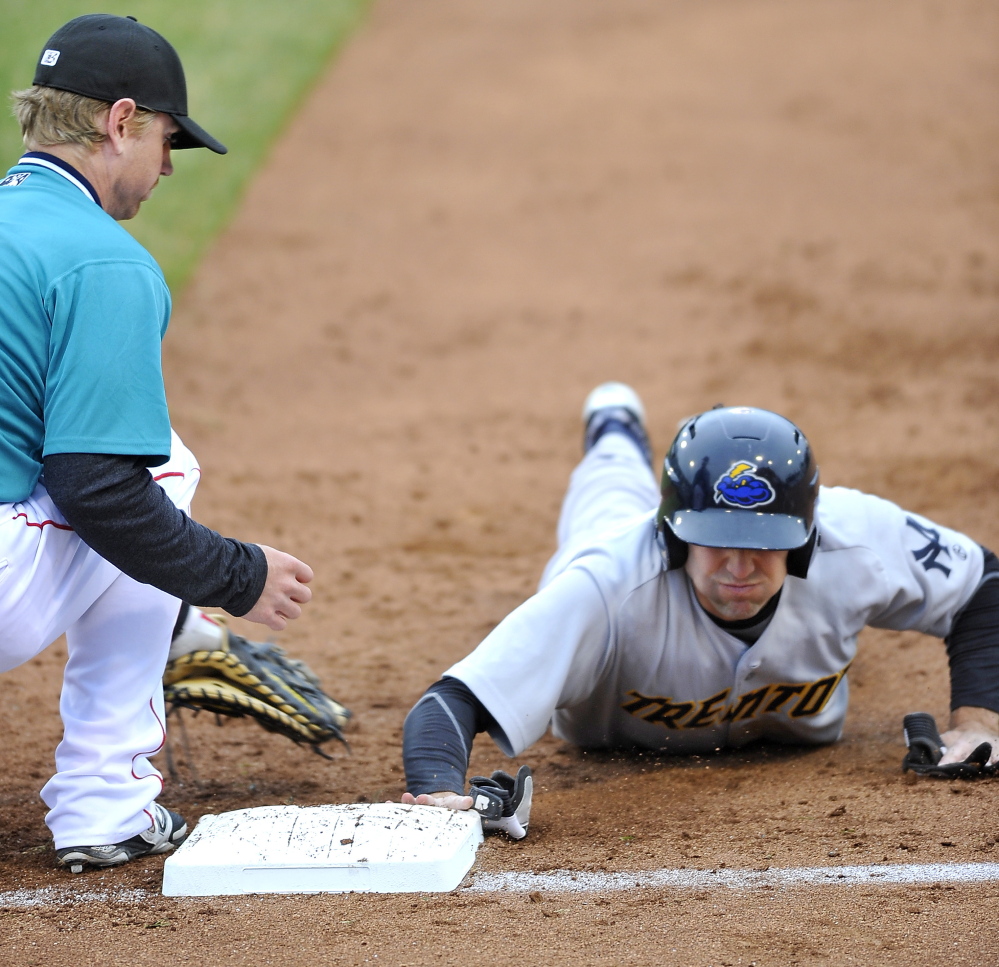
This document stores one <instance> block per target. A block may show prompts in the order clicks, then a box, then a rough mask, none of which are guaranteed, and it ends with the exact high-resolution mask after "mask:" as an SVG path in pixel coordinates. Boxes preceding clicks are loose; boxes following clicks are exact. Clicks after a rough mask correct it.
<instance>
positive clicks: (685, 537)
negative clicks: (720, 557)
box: [669, 508, 808, 551]
mask: <svg viewBox="0 0 999 967" xmlns="http://www.w3.org/2000/svg"><path fill="white" fill-rule="evenodd" d="M669 525H670V528H671V529H672V531H673V533H674V534H676V536H677V537H679V538H680V540H682V541H686V542H687V543H688V544H701V545H703V546H704V547H739V548H745V549H747V550H755V551H790V550H793V549H794V548H796V547H801V545H802V544H804V543H805V542H806V541H807V540H808V526H807V525H806V523H805V520H804V518H802V517H791V516H789V515H787V514H765V513H763V512H762V511H752V510H737V509H735V508H733V509H731V510H727V509H722V508H711V509H708V510H678V511H676V512H675V513H674V514H673V517H672V518H671V519H670V521H669Z"/></svg>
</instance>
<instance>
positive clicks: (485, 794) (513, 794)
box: [468, 766, 534, 839]
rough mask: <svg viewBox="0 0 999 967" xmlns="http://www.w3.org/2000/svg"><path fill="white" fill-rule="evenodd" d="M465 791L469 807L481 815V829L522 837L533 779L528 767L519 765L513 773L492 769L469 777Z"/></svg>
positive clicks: (529, 814) (527, 818) (524, 832)
mask: <svg viewBox="0 0 999 967" xmlns="http://www.w3.org/2000/svg"><path fill="white" fill-rule="evenodd" d="M469 786H470V788H469V790H468V794H469V795H470V796H471V797H472V808H473V809H474V810H475V811H476V812H477V813H478V814H479V816H480V817H481V818H482V829H483V831H484V832H487V833H488V832H494V833H506V835H507V836H509V837H510V838H511V839H523V838H524V837H525V836H526V835H527V826H528V823H529V822H530V820H531V799H532V798H533V792H534V779H533V778H532V776H531V770H530V769H529V768H528V767H527V766H521V767H520V770H519V771H518V772H517V775H516V776H511V775H507V773H505V772H499V771H497V772H494V773H493V774H492V775H491V776H489V777H488V778H487V777H486V776H472V778H471V780H470V781H469Z"/></svg>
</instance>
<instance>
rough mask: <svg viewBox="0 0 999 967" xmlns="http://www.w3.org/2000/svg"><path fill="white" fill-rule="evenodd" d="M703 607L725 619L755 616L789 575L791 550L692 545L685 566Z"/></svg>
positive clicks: (731, 619)
mask: <svg viewBox="0 0 999 967" xmlns="http://www.w3.org/2000/svg"><path fill="white" fill-rule="evenodd" d="M685 570H686V571H687V576H688V577H689V578H690V582H691V584H693V585H694V593H695V594H696V595H697V600H698V601H700V603H701V607H703V608H704V610H705V611H708V612H710V613H711V614H713V615H715V616H716V617H718V618H721V619H723V620H724V621H741V620H743V619H745V618H752V617H753V615H755V614H756V613H757V612H758V611H759V610H760V608H762V607H763V605H765V604H766V603H767V602H768V601H769V600H770V599H771V598H772V597H773V596H774V595H775V594H776V593H777V592H778V591H779V590H780V588H781V585H783V583H784V578H786V577H787V551H753V550H743V549H741V548H733V547H701V546H700V545H699V544H691V545H690V548H689V553H688V555H687V563H686V565H685Z"/></svg>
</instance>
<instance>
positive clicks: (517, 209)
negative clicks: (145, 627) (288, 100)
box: [0, 0, 999, 967]
mask: <svg viewBox="0 0 999 967" xmlns="http://www.w3.org/2000/svg"><path fill="white" fill-rule="evenodd" d="M997 41H999V9H997V8H996V6H995V5H994V4H991V3H988V2H985V0H877V2H869V0H812V2H809V3H794V2H790V0H740V2H734V0H701V2H696V3H695V2H693V0H614V2H613V3H608V2H602V0H547V2H545V3H535V2H529V0H504V2H503V3H490V2H485V0H421V2H420V3H418V4H417V3H411V2H408V0H383V2H378V3H376V5H375V7H374V9H373V12H372V15H371V18H370V21H369V23H368V24H367V26H366V27H365V28H364V29H362V30H361V32H360V33H359V34H358V36H357V37H356V38H355V39H354V41H353V43H352V44H351V45H350V46H349V47H348V49H347V50H346V51H345V53H344V54H343V55H342V57H341V59H340V61H339V62H338V63H337V64H336V65H335V66H334V67H333V69H332V70H331V71H330V72H329V74H328V76H326V77H325V78H324V79H323V80H322V82H321V83H320V84H319V85H318V87H317V89H316V90H315V92H314V94H313V96H312V97H311V98H310V100H309V101H308V102H307V103H306V104H305V106H304V108H303V110H302V111H301V113H300V115H299V116H298V117H297V118H296V119H295V120H294V122H293V123H292V124H291V126H290V128H289V130H288V131H287V133H286V136H285V137H284V139H283V140H282V141H281V142H280V144H278V145H277V146H276V148H275V150H274V152H273V154H272V156H271V158H270V160H269V162H268V164H267V165H266V167H265V168H264V169H263V170H262V171H261V172H260V173H259V176H258V177H257V179H256V180H255V182H254V183H253V185H252V187H251V188H250V190H249V192H248V194H247V197H246V199H245V203H244V205H243V207H242V210H241V212H240V214H239V216H238V217H237V218H236V220H235V221H234V223H233V224H232V225H231V227H230V229H229V230H228V231H227V232H226V233H225V234H224V235H223V236H222V237H221V238H220V239H219V241H218V243H217V245H216V246H215V247H214V250H213V251H212V252H211V254H210V256H209V257H208V258H207V260H206V261H205V263H204V265H203V266H202V268H201V271H200V272H199V274H198V275H197V277H196V279H195V281H194V283H193V284H192V285H191V287H190V289H189V290H188V292H187V293H186V295H185V297H184V298H183V299H182V300H181V301H180V304H179V305H178V307H177V310H176V313H175V318H174V322H173V324H172V328H171V331H170V334H169V335H168V338H167V343H166V348H165V354H166V368H167V378H168V392H169V397H170V400H171V405H172V413H173V418H174V422H175V424H176V425H177V427H178V429H179V431H180V432H181V434H182V436H183V437H184V438H185V440H186V441H187V442H188V443H189V444H190V445H191V446H192V448H193V449H194V450H195V452H196V453H197V454H198V455H199V457H200V460H201V463H202V468H203V471H204V483H203V484H202V487H201V490H200V491H199V495H198V497H197V500H196V504H195V511H196V513H197V515H198V516H199V517H200V518H201V519H202V520H203V521H205V522H206V523H208V524H210V525H212V526H214V527H217V528H218V529H220V530H222V531H224V532H226V533H230V534H233V535H235V536H239V537H241V538H244V539H248V540H256V541H262V542H266V543H269V544H274V545H277V546H281V547H284V548H286V549H288V550H290V551H293V552H294V553H296V554H298V555H299V556H300V557H302V558H303V559H305V560H306V561H308V562H309V563H311V564H312V565H313V566H314V568H315V571H316V582H315V585H314V587H315V591H316V598H315V602H314V604H313V605H312V607H311V608H310V610H309V611H308V613H307V615H306V616H305V617H304V618H303V619H302V620H301V621H299V622H298V623H297V624H296V625H295V626H294V627H293V628H290V629H289V630H288V631H287V632H286V633H285V634H284V635H283V636H282V638H281V642H282V644H284V645H285V646H286V647H288V648H289V649H290V650H291V651H292V652H293V653H294V654H298V655H301V656H302V657H304V658H306V659H307V660H308V661H309V662H310V663H311V664H312V665H313V666H314V667H315V668H316V669H317V671H318V672H319V673H320V674H321V675H322V677H323V679H324V681H325V682H326V684H327V685H328V687H329V689H330V690H331V691H332V692H333V694H334V695H335V696H336V697H337V698H339V699H340V700H342V701H343V702H345V703H346V704H347V705H349V706H350V707H351V708H352V709H353V710H354V712H355V713H356V717H357V728H356V730H355V731H354V732H353V733H352V735H351V743H352V746H353V754H352V755H346V754H340V753H337V755H336V760H335V761H334V762H325V761H323V760H321V759H320V758H318V757H315V756H312V755H310V754H308V753H307V752H305V751H300V750H298V749H296V748H294V747H291V746H289V745H288V744H287V743H286V742H284V741H283V740H281V739H279V738H277V737H274V736H270V735H267V734H265V733H263V732H262V731H261V730H259V729H258V728H256V727H254V726H253V725H252V724H249V723H243V722H238V721H236V722H230V723H229V724H227V725H226V727H225V728H223V729H219V728H216V726H215V725H214V723H213V722H212V721H210V720H209V719H208V717H207V716H202V717H201V718H199V719H197V720H194V719H191V718H190V717H188V718H187V719H186V723H187V724H186V728H187V733H188V737H189V746H190V753H189V754H188V752H186V751H185V749H184V748H183V745H182V743H181V742H180V733H179V731H178V730H177V728H176V726H175V727H174V730H173V740H172V743H173V751H174V755H175V757H176V758H177V760H178V770H179V781H177V782H171V783H169V785H168V788H167V791H166V792H165V793H164V796H163V801H164V802H166V803H167V804H169V805H170V806H171V807H172V808H176V809H179V810H181V811H182V812H183V813H184V814H185V816H186V817H187V818H188V820H189V821H193V820H196V819H197V818H198V817H199V816H200V815H202V814H203V813H205V812H207V811H219V810H224V809H232V808H239V807H244V806H254V805H263V804H268V803H279V802H289V803H290V802H295V803H300V804H310V803H319V802H331V801H332V802H353V801H367V800H378V799H382V798H394V797H397V796H398V795H399V794H400V793H401V792H402V790H403V778H402V772H401V763H400V753H399V745H400V734H401V727H402V722H403V718H404V716H405V714H406V711H407V710H408V708H409V707H410V705H411V704H412V703H413V702H414V701H415V700H416V698H417V697H418V696H419V695H420V693H421V692H422V690H423V689H424V688H425V687H426V686H427V685H428V684H429V683H430V682H431V681H433V680H434V679H435V678H436V677H438V675H439V674H440V672H441V671H442V670H444V669H445V668H446V667H447V666H448V665H449V664H451V663H452V662H453V661H455V660H456V659H457V658H459V657H460V656H462V655H464V654H465V653H466V652H467V651H469V650H470V649H471V648H472V647H474V645H475V644H476V643H477V642H478V641H479V640H480V639H481V637H482V636H483V635H484V634H485V633H486V632H487V631H488V630H489V629H490V628H492V627H493V626H494V625H495V624H496V623H497V622H498V621H499V620H500V619H501V618H502V617H503V616H504V615H505V614H506V613H507V611H509V610H510V609H511V608H512V607H514V606H515V605H516V604H518V603H519V602H520V601H522V600H523V599H524V598H525V597H526V596H528V595H529V594H530V593H531V591H532V588H533V587H534V584H535V582H536V581H537V579H538V577H539V575H540V572H541V568H542V566H543V564H544V562H545V560H546V558H547V556H548V554H549V553H550V552H551V551H552V549H553V538H554V525H555V520H556V515H557V512H558V506H559V500H560V497H561V493H562V490H563V487H564V485H565V481H566V478H567V475H568V473H569V471H570V470H571V468H572V466H573V464H574V462H575V460H576V459H577V458H578V454H579V446H580V426H579V420H578V416H579V413H578V411H579V407H580V405H581V402H582V399H583V397H584V395H585V394H586V392H587V391H588V390H589V389H590V388H591V387H592V386H593V385H594V384H596V383H597V382H600V381H603V380H606V379H621V380H626V381H628V382H630V383H632V384H633V385H634V386H635V387H636V388H637V389H638V391H639V392H640V393H641V394H642V396H643V398H644V399H645V401H646V404H647V406H648V409H649V412H650V429H651V433H652V438H653V443H654V445H655V447H656V450H657V454H658V456H659V457H661V456H662V454H663V453H664V451H665V448H666V446H667V445H668V443H669V440H670V438H671V436H672V430H673V427H674V426H675V424H676V422H677V420H679V419H680V418H681V417H683V416H684V415H686V414H689V413H692V412H695V411H697V410H699V409H702V408H705V407H708V406H711V405H712V404H714V403H716V402H720V401H721V402H725V403H728V404H737V403H745V404H752V405H760V406H764V407H769V408H772V409H776V410H779V411H781V412H783V413H786V414H787V415H788V416H790V417H791V418H792V419H794V420H795V421H796V422H798V423H799V424H800V425H801V426H803V427H804V428H805V430H806V432H808V434H809V435H810V437H811V439H812V442H813V444H814V446H815V449H816V452H817V455H818V457H819V462H820V464H821V468H822V476H823V480H824V482H826V483H829V484H845V485H849V486H856V487H860V488H862V489H867V490H872V491H875V492H877V493H880V494H882V495H884V496H886V497H889V498H891V499H893V500H895V501H897V502H898V503H900V504H902V505H903V506H905V507H907V508H909V509H912V510H916V511H920V512H923V513H925V514H928V515H930V516H931V517H934V518H936V519H938V520H939V521H940V522H942V523H946V524H948V525H951V526H954V527H957V528H959V529H963V530H965V531H967V532H968V533H970V534H971V535H973V536H974V537H975V538H976V539H978V540H980V541H981V542H982V543H984V544H986V545H990V546H992V547H994V548H995V547H999V522H997V515H996V510H997V507H999V493H997V485H996V481H997V480H999V450H997V446H996V443H997V421H999V417H997V405H999V377H997V362H999V326H997V323H999V319H997V307H999V231H997V229H999V173H997V167H996V159H997V158H999V111H997V108H999V42H997ZM220 163H224V160H223V161H220ZM177 167H178V169H179V170H178V175H177V177H180V178H182V177H183V159H180V161H179V163H178V166H177ZM151 204H155V201H153V202H152V203H151ZM239 627H240V628H241V629H243V630H247V626H245V625H239ZM141 646H142V642H141V641H140V640H137V641H136V647H141ZM63 656H64V653H63V650H62V648H61V647H60V646H58V645H57V646H55V647H53V648H50V649H49V650H48V651H47V652H46V653H44V654H43V655H41V656H40V657H39V658H38V659H36V660H35V661H33V662H32V663H30V664H29V665H27V666H25V667H22V668H20V669H18V670H16V671H14V672H12V673H10V674H8V675H5V676H3V677H2V678H0V722H2V729H3V734H4V736H5V737H6V738H5V741H4V743H3V749H2V750H0V769H2V774H3V781H2V785H0V790H2V792H0V889H2V890H12V889H17V888H38V887H44V886H60V885H61V886H65V885H66V882H67V880H68V879H70V878H69V877H68V875H67V874H66V873H63V872H60V871H56V870H54V869H53V854H52V850H51V846H50V843H49V841H48V838H47V835H46V830H45V828H44V825H43V814H44V808H43V806H42V805H41V804H40V802H39V801H38V795H37V791H38V789H39V788H40V786H41V785H42V783H43V782H44V780H45V778H46V777H47V775H48V771H49V769H50V763H51V759H52V750H53V748H54V746H55V743H56V741H57V739H58V736H59V730H60V726H59V719H58V712H57V695H58V688H59V681H60V668H61V664H62V661H63ZM850 681H851V690H852V704H851V711H850V715H849V718H848V721H847V726H846V732H845V735H844V738H843V740H842V742H840V743H838V744H837V745H835V746H833V747H829V748H821V749H811V750H793V749H791V750H788V749H778V748H762V749H750V750H744V751H740V752H733V753H724V754H720V755H718V756H715V757H709V758H693V759H683V760H680V759H676V760H674V759H669V758H665V757H658V756H654V755H645V756H637V757H625V756H618V755H612V754H599V755H598V754H581V753H580V752H578V751H576V750H574V749H573V748H571V747H568V746H565V745H563V744H562V743H560V742H558V741H556V740H554V739H552V738H551V737H548V738H546V739H544V740H543V741H542V742H541V743H540V744H539V745H538V746H536V747H535V748H533V749H531V750H530V751H529V752H528V753H527V754H526V755H525V756H524V757H523V759H522V760H518V761H523V762H526V763H529V764H530V765H531V766H533V767H534V768H535V770H536V776H537V783H538V787H537V789H538V791H537V795H536V801H535V811H534V814H533V816H532V825H531V834H530V837H529V838H528V839H527V840H526V841H525V842H523V843H520V844H512V843H509V842H505V841H501V840H498V839H492V840H490V841H489V842H487V844H486V845H485V846H484V847H483V848H482V849H481V850H480V854H479V857H480V858H479V861H478V863H479V866H480V868H481V869H483V870H488V871H501V870H521V871H527V870H535V871H543V870H550V869H557V868H571V869H576V870H585V871H602V870H606V871H622V870H642V869H659V868H677V867H687V868H695V869H713V868H719V867H721V866H723V865H724V866H725V867H732V868H739V869H760V868H766V867H768V866H772V867H794V866H819V865H828V866H837V865H845V864H857V863H888V864H900V863H908V862H919V863H930V862H948V863H951V862H952V863H959V862H960V863H967V862H976V861H985V860H990V861H991V860H995V859H996V857H997V855H999V850H997V848H996V841H997V839H999V813H997V809H996V807H997V804H999V785H997V784H996V783H992V784H986V783H982V784H977V785H976V784H967V783H948V782H931V781H920V782H909V781H907V780H906V779H905V778H904V777H903V775H902V774H901V772H900V769H899V763H900V760H901V757H902V752H903V749H902V744H901V736H900V723H901V718H902V715H903V714H904V713H905V712H906V711H909V710H912V709H915V708H921V709H925V710H927V711H931V712H934V713H935V714H936V715H937V716H938V717H943V716H944V715H945V714H946V711H947V703H948V687H947V666H946V655H945V650H944V646H943V644H942V643H941V642H939V641H937V640H934V639H929V638H924V637H921V636H919V635H914V634H895V633H885V632H872V631H867V632H865V633H864V635H863V636H862V639H861V647H860V653H859V657H858V660H857V662H856V664H855V666H854V668H853V669H852V670H851V672H850ZM160 764H161V766H163V763H162V757H161V761H160ZM504 764H505V760H504V759H503V757H502V756H501V755H500V754H499V753H498V752H497V751H496V750H495V748H494V747H493V746H492V745H491V743H489V742H488V741H487V740H482V741H480V743H479V744H478V746H477V748H476V752H475V754H474V757H473V768H474V769H476V770H483V769H484V770H488V769H491V768H497V767H501V766H503V765H504ZM161 868H162V860H146V861H140V862H138V863H136V864H133V865H132V866H130V867H126V868H123V869H120V870H117V871H112V872H106V873H103V874H99V873H95V874H89V875H87V876H86V877H79V878H76V879H73V880H71V884H72V885H79V888H80V889H83V888H84V887H83V886H82V884H84V883H86V886H87V888H88V889H97V888H101V889H112V888H121V889H132V888H143V889H148V890H158V887H159V881H160V876H161ZM997 901H999V884H991V885H981V884H979V885H974V886H970V885H966V886H962V885H960V884H958V885H954V884H929V885H925V886H918V887H891V888H889V887H883V888H867V887H821V888H805V887H802V888H797V889H790V890H780V889H777V890H760V889H758V890H751V891H740V890H735V891H731V890H703V891H671V890H659V891H655V890H652V891H640V890H636V891H625V892H623V893H622V892H618V893H613V894H612V893H608V894H606V895H601V894H590V895H585V896H584V895H579V896H565V895H558V894H544V895H542V894H540V893H539V894H537V895H536V896H529V895H522V894H510V895H506V894H496V895H483V894H475V895H473V894H469V893H467V892H466V893H465V894H463V893H461V892H460V891H459V892H458V893H456V894H454V895H448V896H395V897H370V896H368V897H366V896H356V895H351V896H339V897H336V896H334V897H298V898H276V897H271V898H239V899H223V900H208V901H205V900H198V901H190V900H181V901H176V900H166V899H162V898H156V899H148V898H147V899H142V900H140V901H139V902H137V903H132V904H129V903H113V902H89V903H82V904H77V905H65V904H63V905H60V904H56V905H51V904H50V905H47V906H41V907H37V908H33V909H27V910H25V909H13V908H11V909H7V910H3V911H0V937H2V938H3V941H2V942H3V946H4V960H5V961H6V962H7V963H10V964H17V965H22V964H23V965H28V964H46V965H53V967H55V965H63V964H74V965H76V964H80V963H98V962H99V963H102V964H170V965H176V964H184V963H192V964H194V963H212V964H219V965H230V964H231V965H239V967H244V965H250V964H253V965H257V964H263V963H281V962H284V963H303V962H314V963H337V964H362V963H378V964H392V965H412V967H415V965H427V964H440V963H450V962H453V963H489V964H495V965H502V964H518V965H519V964H523V963H543V964H570V963H571V964H575V963H584V964H619V963H621V964H623V963H627V964H650V965H651V964H656V965H660V964H683V965H688V964H689V965H707V964H714V965H719V964H726V965H736V964H739V965H748V964H751V963H754V964H757V965H791V964H822V965H827V964H828V965H840V964H853V963H857V964H861V963H875V962H880V961H883V960H890V961H894V962H898V963H906V964H917V965H918V964H927V965H928V964H940V963H948V964H993V963H995V957H996V955H995V949H996V946H995V945H996V940H997V934H999V931H997V929H996V923H995V911H996V910H997V909H999V902H997Z"/></svg>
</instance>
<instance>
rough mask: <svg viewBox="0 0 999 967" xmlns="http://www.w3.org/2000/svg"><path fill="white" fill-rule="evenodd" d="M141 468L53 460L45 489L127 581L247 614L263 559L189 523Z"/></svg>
mask: <svg viewBox="0 0 999 967" xmlns="http://www.w3.org/2000/svg"><path fill="white" fill-rule="evenodd" d="M146 463H147V461H146V460H145V459H144V458H142V457H129V456H109V455H105V454H99V453H55V454H50V455H49V456H47V457H45V460H44V470H43V479H44V483H45V489H46V490H47V491H48V493H49V496H50V497H51V498H52V500H53V501H55V505H56V507H58V508H59V510H60V511H61V512H62V514H63V516H64V517H65V518H66V520H67V522H68V523H69V524H70V525H71V526H72V528H73V530H75V531H76V533H77V534H78V535H79V537H80V539H81V540H82V541H83V542H84V543H85V544H87V545H88V546H89V547H91V548H93V549H94V550H95V551H97V553H98V554H100V555H101V557H103V558H104V559H105V560H106V561H110V562H111V563H112V564H113V565H114V566H115V567H117V568H118V569H119V570H121V571H123V572H124V573H125V574H127V575H128V576H129V577H130V578H134V579H135V580H136V581H139V582H141V583H142V584H151V585H152V586H153V587H155V588H159V589H160V590H161V591H166V592H167V594H172V595H174V596H175V597H178V598H180V599H181V600H182V601H188V602H190V603H191V604H194V605H198V606H199V607H206V608H224V609H225V610H226V611H228V612H229V614H232V615H237V616H239V615H244V614H246V612H247V611H249V610H250V609H251V608H252V607H253V606H254V605H255V604H256V603H257V599H258V598H259V597H260V595H261V593H262V592H263V589H264V584H265V583H266V581H267V559H266V558H265V557H264V552H263V551H262V550H261V549H260V548H259V547H258V546H257V545H256V544H244V543H242V542H241V541H235V540H232V539H230V538H228V537H223V536H222V535H221V534H218V533H216V532H215V531H213V530H211V529H210V528H208V527H205V526H204V525H202V524H199V523H198V522H197V521H194V520H191V518H190V517H188V516H187V514H185V513H184V512H183V511H182V510H179V509H178V508H177V507H176V506H175V505H174V503H173V501H171V500H170V498H169V497H168V496H167V495H166V494H165V493H164V491H163V488H162V487H160V486H158V485H157V484H156V482H155V481H154V480H153V478H152V477H151V476H150V474H149V471H148V470H147V469H146Z"/></svg>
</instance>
